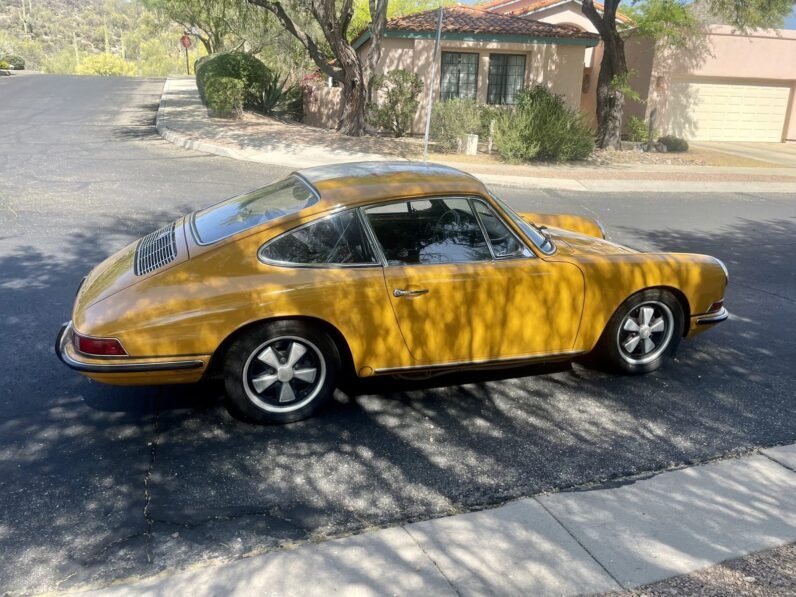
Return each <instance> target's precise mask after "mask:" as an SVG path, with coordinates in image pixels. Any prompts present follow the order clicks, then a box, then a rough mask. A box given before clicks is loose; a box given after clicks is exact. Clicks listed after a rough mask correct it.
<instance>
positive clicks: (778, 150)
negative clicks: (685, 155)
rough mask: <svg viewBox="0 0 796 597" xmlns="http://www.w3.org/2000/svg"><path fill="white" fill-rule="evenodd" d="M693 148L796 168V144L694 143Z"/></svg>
mask: <svg viewBox="0 0 796 597" xmlns="http://www.w3.org/2000/svg"><path fill="white" fill-rule="evenodd" d="M691 145H692V146H693V147H702V148H705V149H712V150H713V151H719V152H721V153H726V154H729V155H737V156H740V157H744V158H750V159H753V160H760V161H761V162H768V163H769V164H776V165H777V166H784V167H786V168H796V143H724V142H718V141H712V142H709V141H699V142H696V141H694V142H693V143H691Z"/></svg>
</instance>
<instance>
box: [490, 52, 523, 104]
mask: <svg viewBox="0 0 796 597" xmlns="http://www.w3.org/2000/svg"><path fill="white" fill-rule="evenodd" d="M524 81H525V56H524V55H522V54H519V55H517V54H490V55H489V86H488V87H487V92H486V101H487V103H490V104H513V103H514V101H515V100H514V98H515V96H516V94H517V92H518V91H519V90H520V89H522V85H523V83H524Z"/></svg>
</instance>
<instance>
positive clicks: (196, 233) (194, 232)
mask: <svg viewBox="0 0 796 597" xmlns="http://www.w3.org/2000/svg"><path fill="white" fill-rule="evenodd" d="M286 178H296V179H297V180H299V181H300V182H301V183H302V184H303V185H304V186H305V187H307V188H308V189H309V191H310V193H312V194H313V195H314V196H315V201H314V202H313V203H311V204H310V205H317V204H318V203H319V202H320V200H321V196H320V195H319V194H318V191H317V190H316V189H315V187H314V186H312V185H311V184H310V183H309V182H307V179H306V178H304V177H303V176H301V175H300V174H298V173H296V172H294V173H293V174H291V175H290V176H287V177H286ZM282 180H284V179H282ZM276 182H280V181H279V180H277V181H274V183H276ZM274 183H270V184H267V185H263V186H262V187H259V188H258V189H252V190H251V191H249V192H250V193H253V192H254V191H257V190H259V189H262V188H264V187H267V186H270V185H271V184H274ZM245 194H246V193H241V195H245ZM238 196H239V195H233V196H232V197H227V198H226V199H222V200H221V201H217V202H216V203H214V204H213V205H208V206H207V207H203V208H202V209H197V210H196V211H195V212H193V213H192V214H190V216H189V218H188V219H189V220H190V225H191V235H192V236H193V240H194V242H196V244H197V245H199V246H200V247H207V246H209V245H214V244H216V243H220V242H221V241H222V240H226V239H228V238H231V237H233V236H235V235H236V234H241V233H243V232H250V231H252V230H253V229H255V228H257V227H259V226H265V225H270V224H272V223H273V222H278V221H279V220H281V219H282V218H287V217H289V216H293V215H295V214H297V213H299V212H300V211H301V210H298V211H294V212H291V213H288V214H285V215H283V216H279V217H277V218H274V219H273V220H268V221H267V222H262V223H260V224H255V225H254V226H252V227H251V228H245V229H243V230H238V231H236V232H233V233H232V234H227V235H226V236H222V237H221V238H217V239H215V240H214V241H211V242H209V243H205V242H202V241H201V240H200V238H199V231H198V230H197V229H196V214H198V213H199V212H200V211H204V210H206V209H210V208H211V207H215V206H216V205H218V204H219V203H224V201H229V200H230V199H234V198H235V197H238ZM307 207H309V206H307Z"/></svg>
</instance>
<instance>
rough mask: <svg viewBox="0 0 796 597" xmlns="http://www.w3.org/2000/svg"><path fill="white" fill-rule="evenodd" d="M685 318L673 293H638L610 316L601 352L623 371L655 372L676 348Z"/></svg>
mask: <svg viewBox="0 0 796 597" xmlns="http://www.w3.org/2000/svg"><path fill="white" fill-rule="evenodd" d="M684 317H685V316H684V314H683V308H682V306H681V305H680V302H679V301H678V300H677V299H676V298H675V297H674V296H673V295H672V294H671V293H670V292H667V291H665V290H657V289H653V290H645V291H643V292H639V293H638V294H635V295H633V296H631V297H630V298H629V299H627V300H626V301H625V302H624V303H623V304H622V306H621V307H619V309H617V311H616V313H614V315H613V316H612V317H611V319H610V321H609V322H608V325H607V326H606V328H605V331H604V332H603V335H602V338H600V342H599V344H598V352H599V354H600V355H601V356H602V357H603V359H604V360H605V361H606V362H607V364H608V365H610V366H611V367H612V368H615V369H618V370H620V371H622V372H624V373H630V374H640V373H649V372H651V371H655V370H656V369H658V368H659V367H661V366H662V365H663V364H664V363H665V362H666V361H667V360H669V359H670V358H671V357H673V356H674V354H675V352H676V351H677V347H678V346H679V344H680V338H681V336H682V330H683V320H684Z"/></svg>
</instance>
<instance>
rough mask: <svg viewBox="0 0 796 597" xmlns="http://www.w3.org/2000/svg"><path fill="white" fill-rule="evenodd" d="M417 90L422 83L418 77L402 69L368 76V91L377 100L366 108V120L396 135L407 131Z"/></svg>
mask: <svg viewBox="0 0 796 597" xmlns="http://www.w3.org/2000/svg"><path fill="white" fill-rule="evenodd" d="M421 91H423V82H422V81H421V80H420V78H419V77H418V76H417V75H416V74H414V73H410V72H409V71H406V70H404V69H397V70H391V71H390V72H388V73H386V74H383V75H376V76H375V77H373V79H371V94H372V95H373V97H374V98H376V99H377V101H375V102H373V103H371V104H370V106H369V107H368V108H369V109H368V122H370V124H371V125H372V126H374V127H376V128H378V129H380V130H386V131H389V132H391V133H392V134H393V135H395V136H396V137H403V136H404V135H406V134H407V133H410V132H411V131H412V122H413V121H414V119H415V115H416V114H417V107H418V105H419V102H418V99H417V98H418V97H419V96H420V92H421Z"/></svg>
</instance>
